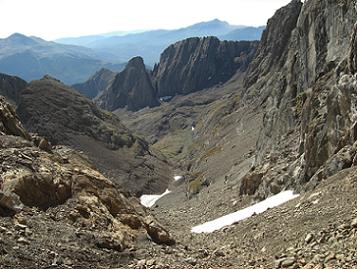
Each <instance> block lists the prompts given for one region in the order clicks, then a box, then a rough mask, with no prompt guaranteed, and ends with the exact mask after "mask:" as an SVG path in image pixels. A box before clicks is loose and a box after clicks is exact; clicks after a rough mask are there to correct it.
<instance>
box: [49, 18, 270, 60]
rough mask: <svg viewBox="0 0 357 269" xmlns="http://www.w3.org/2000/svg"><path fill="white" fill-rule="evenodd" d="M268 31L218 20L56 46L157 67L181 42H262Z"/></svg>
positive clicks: (67, 41)
mask: <svg viewBox="0 0 357 269" xmlns="http://www.w3.org/2000/svg"><path fill="white" fill-rule="evenodd" d="M264 28H265V27H264V26H261V27H247V26H236V25H230V24H229V23H227V22H224V21H220V20H217V19H215V20H212V21H208V22H201V23H197V24H194V25H191V26H188V27H185V28H180V29H176V30H152V31H146V32H140V33H131V34H127V35H122V34H121V35H113V36H110V34H103V35H92V36H82V37H77V38H63V39H58V40H56V42H59V43H62V44H68V45H69V44H71V45H80V46H86V47H88V48H91V49H93V50H94V51H96V52H97V53H105V52H108V51H109V52H110V53H112V54H114V55H115V56H116V57H117V58H116V59H117V60H118V61H121V62H127V61H128V60H129V59H131V58H132V57H135V56H138V55H140V56H141V57H143V59H144V60H145V63H146V64H147V65H150V66H153V65H154V64H155V63H157V62H158V61H159V58H160V54H161V52H162V51H163V50H164V49H165V48H166V47H168V46H169V45H171V44H173V43H175V42H177V41H180V40H183V39H186V38H189V37H204V36H216V37H218V38H219V39H221V40H260V37H261V34H262V32H263V30H264Z"/></svg>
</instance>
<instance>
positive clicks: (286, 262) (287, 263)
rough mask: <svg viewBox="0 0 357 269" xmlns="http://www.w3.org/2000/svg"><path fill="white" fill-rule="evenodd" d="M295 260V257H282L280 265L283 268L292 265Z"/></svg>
mask: <svg viewBox="0 0 357 269" xmlns="http://www.w3.org/2000/svg"><path fill="white" fill-rule="evenodd" d="M295 262H296V259H295V258H294V257H289V258H286V259H284V261H282V263H281V266H282V267H283V268H286V267H289V266H292V265H293V264H294V263H295Z"/></svg>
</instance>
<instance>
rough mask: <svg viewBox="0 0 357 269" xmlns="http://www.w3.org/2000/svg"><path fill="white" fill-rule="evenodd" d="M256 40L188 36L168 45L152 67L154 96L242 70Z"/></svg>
mask: <svg viewBox="0 0 357 269" xmlns="http://www.w3.org/2000/svg"><path fill="white" fill-rule="evenodd" d="M257 44H258V42H246V41H240V42H233V41H220V40H219V39H217V38H215V37H205V38H188V39H186V40H183V41H180V42H177V43H175V44H173V45H171V46H169V47H168V48H167V49H166V50H165V51H164V52H163V53H162V54H161V57H160V62H159V64H158V65H156V66H155V68H154V71H153V78H154V84H155V87H156V89H157V93H158V96H160V97H162V96H174V95H176V94H188V93H191V92H195V91H199V90H202V89H205V88H209V87H211V86H214V85H217V84H219V83H224V82H226V81H227V80H229V79H230V78H231V77H232V76H233V75H234V74H235V73H236V72H237V71H245V70H246V68H247V66H248V64H249V62H250V60H251V58H252V56H253V55H254V52H255V49H256V47H257Z"/></svg>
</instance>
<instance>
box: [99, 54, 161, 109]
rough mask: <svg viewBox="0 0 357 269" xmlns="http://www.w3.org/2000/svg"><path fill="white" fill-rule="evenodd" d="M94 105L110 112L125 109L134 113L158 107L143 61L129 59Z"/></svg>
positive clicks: (140, 59)
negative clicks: (145, 108)
mask: <svg viewBox="0 0 357 269" xmlns="http://www.w3.org/2000/svg"><path fill="white" fill-rule="evenodd" d="M96 103H97V104H98V105H99V106H100V107H102V108H105V109H107V110H110V111H113V110H116V109H118V108H125V107H126V108H127V109H128V110H132V111H136V110H139V109H142V108H144V107H154V106H157V105H159V102H158V100H157V97H156V91H155V89H154V87H153V85H152V82H151V78H150V75H149V73H148V71H147V70H146V67H145V64H144V61H143V59H142V58H141V57H135V58H133V59H131V60H130V61H129V62H128V64H127V66H126V67H125V69H124V70H123V71H122V72H120V73H119V74H117V75H116V77H115V79H114V81H113V83H112V84H111V85H110V86H109V87H108V89H107V90H106V91H104V92H103V93H102V94H101V95H100V96H99V97H98V98H97V100H96Z"/></svg>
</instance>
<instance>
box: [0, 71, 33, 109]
mask: <svg viewBox="0 0 357 269" xmlns="http://www.w3.org/2000/svg"><path fill="white" fill-rule="evenodd" d="M26 86H27V83H26V81H24V80H22V79H20V78H18V77H13V76H8V75H5V74H0V95H2V96H5V97H6V98H7V99H8V100H9V101H10V102H12V103H16V102H17V101H18V99H19V95H20V92H21V91H22V90H23V89H25V88H26Z"/></svg>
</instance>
